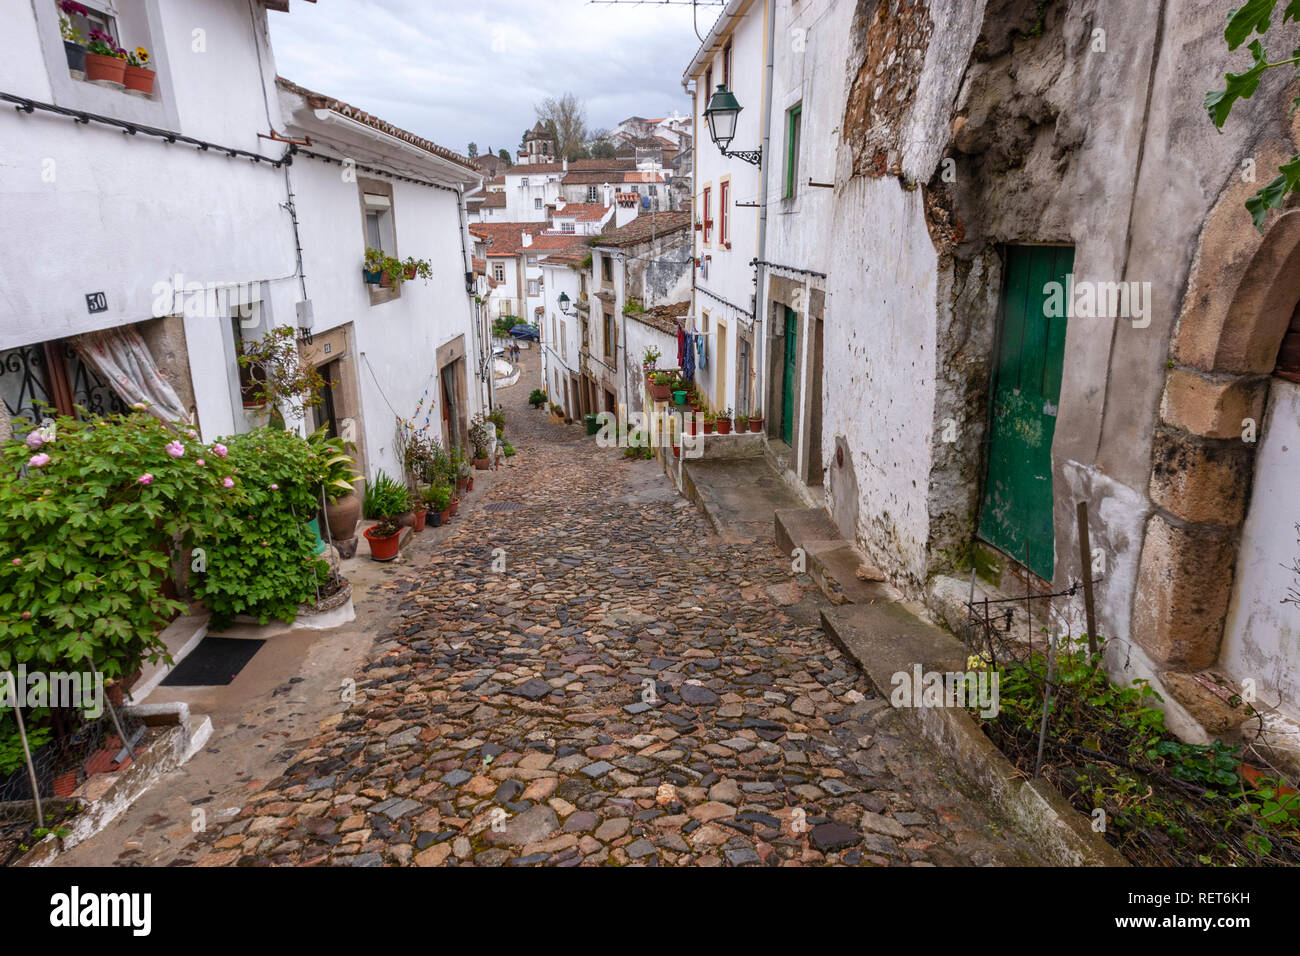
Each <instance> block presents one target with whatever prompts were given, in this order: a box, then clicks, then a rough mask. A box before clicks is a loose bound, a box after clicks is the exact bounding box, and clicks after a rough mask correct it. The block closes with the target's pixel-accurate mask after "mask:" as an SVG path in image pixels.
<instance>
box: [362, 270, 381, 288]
mask: <svg viewBox="0 0 1300 956" xmlns="http://www.w3.org/2000/svg"><path fill="white" fill-rule="evenodd" d="M361 274H362V275H363V276H365V279H366V285H379V283H380V282H382V281H383V280H384V274H383V272H371V271H370V270H369V269H362V270H361Z"/></svg>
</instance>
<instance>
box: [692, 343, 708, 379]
mask: <svg viewBox="0 0 1300 956" xmlns="http://www.w3.org/2000/svg"><path fill="white" fill-rule="evenodd" d="M695 353H696V361H695V365H696V367H697V368H699V370H700V371H704V370H705V369H706V368H708V367H709V337H708V336H707V335H697V336H695Z"/></svg>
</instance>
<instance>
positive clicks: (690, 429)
mask: <svg viewBox="0 0 1300 956" xmlns="http://www.w3.org/2000/svg"><path fill="white" fill-rule="evenodd" d="M682 425H683V427H684V428H685V430H686V434H688V435H694V434H696V431H695V427H696V423H695V416H694V415H687V416H686V421H685V422H683V423H682Z"/></svg>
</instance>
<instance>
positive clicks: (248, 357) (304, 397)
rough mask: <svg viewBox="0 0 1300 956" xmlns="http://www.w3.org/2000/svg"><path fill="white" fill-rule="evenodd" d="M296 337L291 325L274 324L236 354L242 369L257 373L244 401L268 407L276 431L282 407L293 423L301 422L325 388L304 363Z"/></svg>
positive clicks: (283, 420) (323, 382)
mask: <svg viewBox="0 0 1300 956" xmlns="http://www.w3.org/2000/svg"><path fill="white" fill-rule="evenodd" d="M295 336H296V333H295V331H294V329H293V328H292V327H291V326H288V325H277V326H276V327H275V328H273V329H271V331H269V332H267V333H266V334H265V335H263V336H262V337H261V338H260V339H257V340H256V341H254V342H244V344H243V345H242V346H241V348H242V351H241V354H240V355H239V364H240V365H241V366H242V367H244V368H249V369H256V370H257V373H258V374H257V375H255V376H254V377H253V384H252V387H251V388H250V390H249V392H248V394H247V395H246V397H245V400H246V401H251V402H253V403H254V404H255V405H256V406H261V405H270V406H271V424H272V425H274V426H275V427H277V428H284V426H285V419H284V414H283V412H282V411H281V407H282V406H284V407H287V408H288V409H289V414H290V416H291V417H292V418H293V420H294V421H301V420H302V418H303V414H304V411H305V410H306V409H307V408H312V407H315V406H316V405H319V404H320V389H321V388H322V387H324V385H325V380H324V379H323V378H321V377H320V373H319V372H317V371H316V369H315V367H314V366H312V365H310V364H308V363H305V362H303V360H302V355H301V353H299V351H298V344H297V342H296V341H295ZM258 376H260V377H258Z"/></svg>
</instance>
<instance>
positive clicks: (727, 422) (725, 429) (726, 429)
mask: <svg viewBox="0 0 1300 956" xmlns="http://www.w3.org/2000/svg"><path fill="white" fill-rule="evenodd" d="M718 434H719V435H730V434H731V407H730V406H728V407H727V408H725V409H723V411H722V414H721V415H719V416H718Z"/></svg>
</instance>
